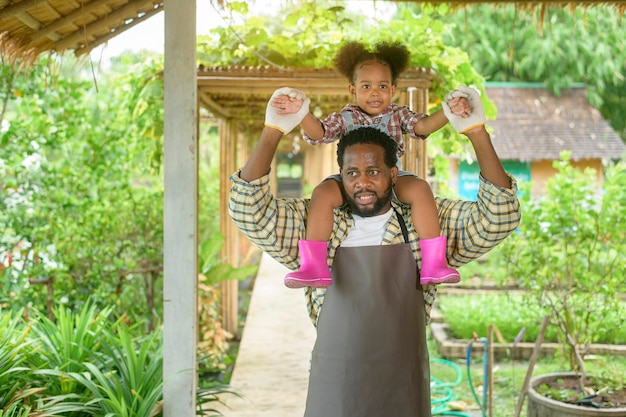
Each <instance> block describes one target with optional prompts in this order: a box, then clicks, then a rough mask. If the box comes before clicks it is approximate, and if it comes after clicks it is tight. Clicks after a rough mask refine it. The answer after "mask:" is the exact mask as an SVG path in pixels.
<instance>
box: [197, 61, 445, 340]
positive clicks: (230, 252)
mask: <svg viewBox="0 0 626 417" xmlns="http://www.w3.org/2000/svg"><path fill="white" fill-rule="evenodd" d="M434 77H435V73H434V72H433V71H432V70H430V69H425V68H413V69H411V70H409V71H407V72H405V73H404V74H403V75H402V76H401V77H400V79H399V80H398V94H397V98H398V102H399V103H400V104H404V105H408V106H409V107H411V108H412V109H413V110H414V111H417V112H422V113H427V106H428V90H429V88H430V87H431V84H432V80H433V78H434ZM283 86H290V87H292V88H297V89H301V90H303V91H306V92H307V94H308V95H309V97H311V99H312V104H311V108H313V107H315V106H318V107H319V111H320V112H322V114H328V113H330V112H331V111H334V110H336V109H338V108H341V107H343V105H344V104H346V103H347V102H348V101H349V100H350V97H349V95H348V94H347V92H348V86H347V84H346V81H345V80H344V79H342V78H340V77H337V74H336V73H335V72H334V71H333V70H330V69H326V70H319V69H308V68H287V69H276V68H270V67H229V68H221V67H214V68H201V69H200V70H199V72H198V101H199V103H200V106H203V107H206V108H207V109H209V110H210V111H211V112H212V113H213V114H215V115H217V116H219V118H220V129H219V131H220V135H219V136H220V161H221V163H220V231H221V233H222V234H223V235H224V237H225V242H226V244H225V248H224V252H223V255H224V258H225V259H228V260H230V262H231V263H233V264H234V265H237V264H238V263H239V262H240V259H241V252H242V247H243V246H245V245H242V243H241V242H240V240H239V236H240V234H239V232H238V231H237V230H236V229H235V228H234V225H233V223H232V222H231V221H230V219H229V217H228V213H227V210H226V205H227V202H228V190H229V188H230V181H229V177H230V175H231V174H232V173H233V172H235V170H236V169H237V168H238V165H237V164H243V162H244V159H241V160H238V159H237V157H238V156H244V158H245V155H248V153H249V151H250V150H251V146H252V145H253V142H252V140H253V139H254V138H256V137H258V133H259V132H260V131H261V129H262V127H263V116H264V114H265V107H266V105H267V101H268V99H269V97H270V96H271V95H272V93H273V92H274V90H276V89H277V88H280V87H283ZM243 132H248V135H247V139H246V138H244V135H243ZM292 135H293V133H292ZM283 143H285V144H287V145H288V144H289V141H283ZM406 143H407V152H406V154H405V155H404V160H403V166H404V167H406V169H408V170H410V171H413V172H417V173H418V174H419V175H420V176H421V177H422V178H426V177H427V168H428V161H427V159H426V144H425V142H424V141H407V142H406ZM306 149H307V150H306V151H305V152H304V155H305V163H304V167H305V170H306V171H305V177H306V178H307V180H308V181H310V183H311V184H317V183H318V182H320V181H321V180H322V179H323V178H324V177H325V176H327V175H329V174H331V173H333V172H336V171H337V170H338V167H336V162H335V158H334V152H335V147H333V146H314V147H312V146H311V147H309V146H307V147H306ZM307 167H315V168H314V169H311V168H307ZM274 172H275V170H274ZM275 184H276V179H275V177H274V178H273V181H272V185H274V186H273V189H274V190H276V187H275ZM221 299H222V318H223V325H224V328H225V329H226V330H228V331H229V332H231V333H236V332H237V315H238V307H237V301H238V290H237V282H236V281H228V282H225V283H223V284H222V297H221Z"/></svg>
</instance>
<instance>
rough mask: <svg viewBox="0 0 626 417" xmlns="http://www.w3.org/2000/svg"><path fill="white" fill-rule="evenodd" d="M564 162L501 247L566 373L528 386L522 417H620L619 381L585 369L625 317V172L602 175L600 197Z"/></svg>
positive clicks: (622, 395)
mask: <svg viewBox="0 0 626 417" xmlns="http://www.w3.org/2000/svg"><path fill="white" fill-rule="evenodd" d="M568 159H569V155H568V154H564V155H562V158H561V160H560V161H556V162H555V163H554V167H555V168H556V170H557V173H556V175H554V176H553V177H551V178H550V179H549V180H548V181H547V183H546V189H545V190H546V192H545V195H544V196H543V197H542V198H541V199H534V200H533V199H531V198H530V197H529V195H528V193H526V195H525V196H523V197H522V199H523V205H522V209H523V217H522V224H521V226H520V229H519V231H518V232H519V233H516V234H514V236H512V237H511V238H510V239H508V241H507V242H506V244H505V245H504V246H503V250H504V253H505V256H507V258H508V260H509V262H510V268H511V276H513V277H514V279H515V280H516V283H517V284H518V285H519V286H520V287H521V288H522V289H524V290H526V291H527V292H528V293H529V294H531V295H532V296H531V297H529V301H530V302H534V303H535V305H536V307H537V308H538V311H539V310H543V311H547V314H548V315H549V317H550V323H551V325H552V326H556V328H557V329H558V330H559V331H558V334H559V336H558V337H559V342H560V345H561V346H562V347H563V355H564V358H565V359H566V361H565V362H567V363H568V365H569V369H567V371H568V372H564V373H559V374H550V375H543V376H540V377H535V378H533V379H532V380H531V383H530V387H529V392H528V416H529V417H548V416H550V417H554V416H563V417H564V416H574V415H580V416H601V415H604V414H603V413H606V412H608V413H609V414H607V415H611V416H626V389H625V383H624V380H623V377H621V378H620V377H617V376H614V377H611V376H610V375H588V374H587V370H586V367H585V356H586V355H587V354H588V352H589V349H590V346H592V344H593V343H594V342H596V341H597V340H600V339H599V338H600V337H601V336H603V335H605V336H606V335H611V332H613V333H616V330H618V329H619V328H623V324H622V325H621V326H620V325H619V323H620V322H619V320H622V319H621V317H625V316H626V314H625V313H626V311H625V307H624V301H623V299H622V297H620V296H619V294H620V293H624V289H625V288H626V285H625V283H626V277H625V276H626V211H625V209H624V207H626V164H624V162H623V161H622V162H620V163H618V164H615V165H613V166H611V167H609V168H608V169H607V171H606V176H605V178H604V182H603V187H602V191H601V192H600V190H599V187H598V183H597V175H596V172H595V171H594V170H591V169H587V170H585V171H584V172H582V171H581V170H579V169H576V168H574V167H573V166H572V165H571V164H570V163H569V161H568ZM607 318H614V319H615V320H616V322H617V323H618V324H617V325H616V328H609V326H607V320H605V319H607ZM622 322H623V320H622ZM617 343H621V344H624V343H625V341H624V340H617ZM538 402H541V404H538ZM557 410H558V411H557ZM576 411H578V412H580V414H577V413H576ZM585 413H587V414H585Z"/></svg>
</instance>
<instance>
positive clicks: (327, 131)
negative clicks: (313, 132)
mask: <svg viewBox="0 0 626 417" xmlns="http://www.w3.org/2000/svg"><path fill="white" fill-rule="evenodd" d="M320 123H321V124H322V127H323V128H324V136H322V138H321V139H318V140H314V139H311V138H310V137H309V136H308V135H307V134H306V133H304V134H303V135H302V137H303V138H304V141H305V142H307V143H309V144H311V145H322V144H326V143H332V142H335V141H336V140H339V138H341V137H342V136H343V134H344V133H345V123H344V120H343V117H342V116H341V113H337V112H334V113H331V114H329V115H328V117H326V118H325V119H324V120H320Z"/></svg>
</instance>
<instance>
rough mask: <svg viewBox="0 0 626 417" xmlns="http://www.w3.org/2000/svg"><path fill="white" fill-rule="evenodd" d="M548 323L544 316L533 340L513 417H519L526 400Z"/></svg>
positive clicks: (546, 317)
mask: <svg viewBox="0 0 626 417" xmlns="http://www.w3.org/2000/svg"><path fill="white" fill-rule="evenodd" d="M548 323H550V316H545V317H544V318H543V323H541V329H539V334H538V335H537V340H535V347H534V348H533V353H532V354H531V355H530V360H529V361H528V370H527V371H526V376H525V377H524V384H523V385H522V389H521V391H520V393H519V399H518V400H517V405H516V406H515V414H514V417H519V416H520V414H521V413H522V407H523V406H524V399H525V398H526V394H527V393H528V386H529V385H530V378H531V377H532V376H533V369H535V363H537V359H538V358H539V352H540V351H541V344H542V343H543V337H544V336H545V334H546V329H547V328H548Z"/></svg>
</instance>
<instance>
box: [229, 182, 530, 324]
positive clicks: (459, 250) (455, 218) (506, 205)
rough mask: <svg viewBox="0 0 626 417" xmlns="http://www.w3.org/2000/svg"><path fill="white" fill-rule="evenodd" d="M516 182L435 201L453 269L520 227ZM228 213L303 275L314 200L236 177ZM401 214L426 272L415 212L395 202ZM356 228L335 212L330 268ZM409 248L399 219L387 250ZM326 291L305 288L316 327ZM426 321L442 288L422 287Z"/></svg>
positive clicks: (390, 228) (346, 214)
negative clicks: (302, 253)
mask: <svg viewBox="0 0 626 417" xmlns="http://www.w3.org/2000/svg"><path fill="white" fill-rule="evenodd" d="M509 177H510V179H511V188H508V189H505V188H501V187H498V186H496V185H494V184H492V183H490V182H488V181H487V180H485V179H484V178H483V177H482V176H481V177H480V186H479V190H478V199H477V201H476V202H474V201H461V200H449V199H442V198H438V197H437V198H435V200H436V203H437V209H438V212H439V222H440V224H441V231H442V233H443V234H444V235H445V236H447V238H448V256H447V258H448V264H449V265H450V266H451V267H459V266H461V265H464V264H466V263H468V262H469V261H471V260H474V259H476V258H478V257H480V256H481V255H483V254H485V253H487V252H488V251H489V250H490V249H492V248H493V247H494V246H496V245H497V244H498V243H500V242H502V240H504V238H506V237H507V236H508V235H509V234H510V233H511V232H512V231H513V230H515V228H516V227H517V226H518V225H519V222H520V218H521V213H520V206H519V201H518V200H517V197H516V192H517V184H516V182H515V179H514V178H513V177H511V176H509ZM231 181H232V182H233V185H232V187H231V190H230V195H229V203H228V210H229V214H230V216H231V217H232V219H233V221H234V222H235V225H236V226H237V228H239V230H241V232H242V233H243V234H244V235H245V236H246V237H247V238H248V239H250V241H251V242H252V243H254V244H255V245H257V246H258V247H259V248H260V249H261V250H263V251H264V252H266V253H267V254H269V255H270V256H272V257H273V258H274V259H276V260H277V261H278V262H280V263H281V264H283V265H285V266H286V267H287V268H289V269H292V270H295V269H298V268H299V266H300V264H299V261H300V260H299V257H298V240H300V239H304V238H305V232H306V218H307V213H308V209H309V199H304V198H300V199H297V198H287V199H285V198H275V197H274V196H273V195H272V193H271V190H270V186H269V174H268V175H265V176H263V177H261V178H259V179H257V180H254V181H252V182H250V183H247V182H246V181H244V180H242V179H241V178H240V177H239V174H238V173H235V174H233V175H232V176H231ZM392 204H393V205H394V207H397V208H399V209H400V211H401V213H402V215H403V216H404V220H405V222H406V225H407V228H408V232H409V244H410V246H411V249H412V250H413V253H414V254H415V260H416V262H417V263H418V265H419V266H420V267H421V261H422V257H421V252H420V249H419V241H418V236H417V234H416V232H415V228H414V227H413V223H412V221H411V211H410V207H409V206H406V205H402V204H401V203H399V202H398V201H395V200H394V201H392ZM353 224H354V220H353V219H352V215H351V213H350V211H349V210H348V209H347V208H339V209H336V210H335V225H334V228H333V232H332V235H331V237H330V241H329V248H328V249H329V250H328V264H329V266H332V261H333V258H334V256H335V251H336V250H337V248H338V247H339V245H340V244H341V242H342V241H343V239H344V238H345V237H346V236H347V233H348V230H349V229H350V227H351V226H352V225H353ZM398 243H404V238H403V236H402V231H401V229H400V225H399V223H398V220H397V219H396V216H391V218H390V220H389V222H388V223H387V226H386V230H385V233H384V236H383V245H393V244H398ZM325 292H326V289H324V288H316V289H313V288H306V289H305V296H306V300H307V308H308V310H309V317H310V318H311V320H312V321H313V324H314V325H315V326H317V318H318V316H319V312H320V310H321V308H322V304H323V303H324V294H325ZM423 294H424V301H425V306H426V320H427V322H430V310H431V308H432V305H433V302H434V301H435V295H436V294H437V288H436V287H435V286H432V285H428V286H424V287H423Z"/></svg>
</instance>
